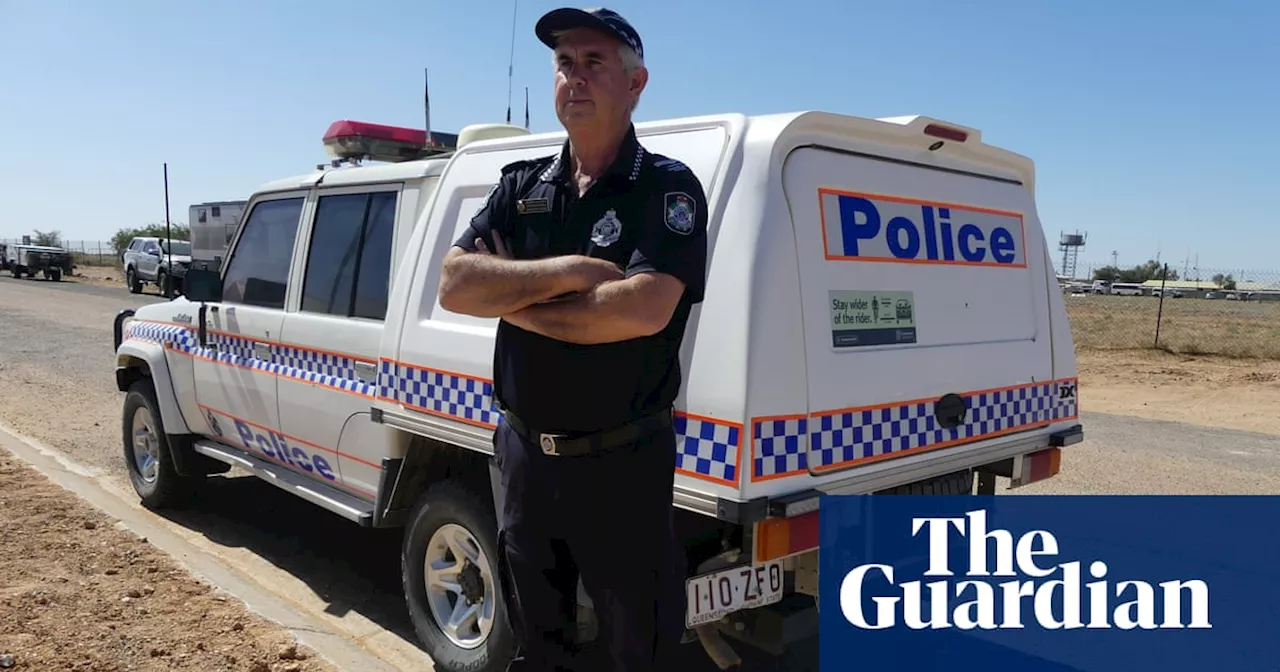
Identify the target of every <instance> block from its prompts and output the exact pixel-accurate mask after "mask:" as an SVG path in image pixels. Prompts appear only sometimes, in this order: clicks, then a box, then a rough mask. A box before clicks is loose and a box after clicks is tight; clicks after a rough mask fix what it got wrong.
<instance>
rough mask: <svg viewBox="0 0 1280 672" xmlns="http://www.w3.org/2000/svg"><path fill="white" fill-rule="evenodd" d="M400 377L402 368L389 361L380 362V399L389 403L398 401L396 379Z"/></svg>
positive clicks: (381, 360) (382, 360)
mask: <svg viewBox="0 0 1280 672" xmlns="http://www.w3.org/2000/svg"><path fill="white" fill-rule="evenodd" d="M399 375H400V367H399V366H397V365H396V363H395V362H393V361H391V360H389V359H380V360H378V397H379V398H381V399H386V400H387V401H396V400H397V399H398V398H399V396H398V395H397V393H396V377H397V376H399Z"/></svg>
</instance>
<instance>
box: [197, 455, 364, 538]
mask: <svg viewBox="0 0 1280 672" xmlns="http://www.w3.org/2000/svg"><path fill="white" fill-rule="evenodd" d="M195 450H196V452H197V453H200V454H201V455H208V456H209V457H212V458H213V459H215V460H218V461H219V462H226V463H227V464H229V465H231V466H233V467H240V468H242V469H245V470H248V471H249V472H250V473H252V474H253V475H254V476H257V477H258V478H261V479H262V480H264V481H266V482H268V483H270V484H272V485H274V486H276V487H277V488H280V489H281V490H284V491H286V492H289V493H291V494H294V495H297V496H299V497H302V498H303V499H305V500H307V501H309V502H311V503H313V504H316V505H318V506H321V507H323V508H325V509H327V510H329V511H330V512H332V513H336V514H338V515H339V516H342V517H343V518H346V519H347V520H350V521H352V522H354V523H357V524H359V525H360V526H361V527H372V526H373V504H372V503H370V502H366V501H364V500H362V499H360V498H358V497H355V496H352V495H349V494H347V493H345V492H343V491H341V490H338V489H337V488H332V487H329V486H327V485H325V484H323V483H317V482H315V481H312V480H310V479H308V478H306V477H305V476H300V475H298V474H295V473H293V472H292V471H289V470H288V469H285V468H284V467H281V466H278V465H276V464H272V463H271V462H268V461H266V460H264V459H262V458H260V457H257V456H256V455H252V454H250V453H248V452H245V451H243V450H241V449H239V448H233V447H231V446H227V445H224V444H221V443H214V442H213V441H208V440H202V441H197V442H196V444H195Z"/></svg>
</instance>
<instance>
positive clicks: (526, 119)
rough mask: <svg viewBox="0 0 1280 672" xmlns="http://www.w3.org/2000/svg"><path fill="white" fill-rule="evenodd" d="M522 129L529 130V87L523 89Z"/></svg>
mask: <svg viewBox="0 0 1280 672" xmlns="http://www.w3.org/2000/svg"><path fill="white" fill-rule="evenodd" d="M524 127H525V128H526V129H527V128H529V87H527V86H526V87H524Z"/></svg>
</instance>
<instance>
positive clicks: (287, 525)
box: [0, 277, 1280, 670]
mask: <svg viewBox="0 0 1280 672" xmlns="http://www.w3.org/2000/svg"><path fill="white" fill-rule="evenodd" d="M162 300H164V299H163V298H160V297H155V296H138V295H132V294H129V293H128V292H127V291H126V290H124V289H123V288H120V289H118V290H117V289H114V288H108V287H94V286H86V285H80V284H77V283H73V282H63V283H52V282H35V281H27V280H13V279H11V278H7V277H0V389H3V390H4V393H3V394H0V422H4V423H6V424H8V425H9V426H11V427H13V428H14V429H15V430H17V431H18V432H21V433H23V434H26V435H28V436H33V437H35V438H37V439H39V440H41V441H43V442H45V443H47V444H49V445H51V446H53V447H55V448H57V449H59V450H62V451H64V452H66V453H68V454H70V455H71V456H72V457H74V458H75V459H77V460H79V461H81V462H83V463H87V464H89V465H92V466H95V467H98V468H100V469H105V470H108V471H110V472H113V473H116V474H120V473H121V471H120V466H119V465H120V458H119V454H120V441H121V439H120V424H119V423H120V419H119V413H120V410H119V409H120V403H121V399H122V395H121V394H120V393H119V392H117V391H116V390H115V388H114V385H113V379H112V361H113V360H112V353H111V320H112V318H113V317H114V315H115V314H116V312H117V311H119V310H120V309H122V308H129V307H137V306H139V305H142V304H143V303H152V302H155V301H162ZM1083 417H1084V423H1085V427H1086V436H1087V440H1086V441H1085V443H1083V444H1080V445H1078V446H1073V447H1071V448H1070V449H1069V450H1068V451H1067V453H1066V456H1065V458H1064V464H1063V473H1062V474H1061V475H1060V476H1059V477H1058V478H1056V479H1053V480H1051V481H1049V482H1046V483H1044V484H1037V485H1034V486H1030V487H1028V488H1024V489H1022V490H1020V491H1018V492H1020V493H1024V494H1031V493H1082V494H1130V493H1132V494H1139V493H1141V494H1147V493H1160V494H1197V493H1218V494H1236V493H1251V494H1258V493H1265V494H1275V493H1280V437H1276V436H1269V435H1261V434H1252V433H1247V432H1237V431H1231V430H1224V429H1211V428H1200V427H1195V426H1189V425H1183V424H1178V423H1170V422H1159V421H1149V420H1137V419H1133V418H1127V417H1120V416H1113V415H1107V414H1102V413H1086V414H1084V416H1083ZM122 478H123V477H122ZM170 517H171V519H172V520H174V521H175V522H177V523H179V524H181V525H183V526H185V527H187V528H189V529H192V530H196V531H198V532H199V533H201V534H203V535H204V536H205V537H206V538H208V539H209V540H211V541H213V542H214V543H216V544H219V545H222V546H224V547H227V548H233V549H234V548H245V549H250V550H251V551H252V552H253V553H254V554H256V555H258V556H260V557H262V558H264V559H265V560H267V561H268V562H270V563H271V564H273V565H274V566H276V567H278V568H279V569H280V570H283V571H285V572H288V573H289V574H291V575H293V576H296V577H298V578H299V579H300V580H302V581H303V582H305V583H306V584H307V586H309V587H310V589H311V590H312V591H314V593H315V594H316V595H318V596H320V597H321V598H323V599H324V600H326V601H327V603H328V605H329V611H330V613H333V614H342V613H348V612H354V613H356V614H358V615H359V616H361V617H363V618H365V619H368V620H369V621H371V622H373V623H375V624H377V626H379V627H382V628H385V629H387V630H390V631H392V632H395V633H397V634H399V635H401V636H402V637H405V638H406V639H413V636H412V632H411V630H410V628H409V625H408V622H407V620H406V618H405V615H404V606H403V598H402V594H401V592H400V585H399V566H398V553H399V541H400V539H399V534H398V532H397V531H395V530H372V531H370V530H363V529H360V528H357V527H355V526H353V525H350V524H348V523H346V522H344V521H341V520H339V519H337V518H335V517H334V516H332V515H331V514H328V513H326V512H323V511H321V510H319V509H318V508H316V507H313V506H311V505H309V504H307V503H305V502H303V501H302V500H299V499H297V498H294V497H291V496H289V495H287V494H285V493H283V492H281V491H280V490H277V489H276V488H272V487H270V486H268V485H266V484H263V483H259V482H257V481H256V480H254V479H251V478H235V479H227V480H226V481H224V482H220V483H218V485H217V487H216V488H214V489H213V490H212V492H211V494H210V496H209V497H207V498H206V500H205V501H204V502H202V504H201V505H200V507H198V508H197V509H196V510H194V511H191V512H186V513H180V514H178V513H175V514H170ZM690 648H691V650H693V649H692V647H690ZM694 652H695V653H697V656H695V658H698V659H700V660H703V661H705V657H703V656H701V653H700V652H697V651H696V650H694ZM705 665H706V666H705V667H704V666H703V665H698V666H691V667H689V668H686V669H691V670H697V669H700V668H701V669H707V670H710V669H712V667H711V666H710V664H709V663H705Z"/></svg>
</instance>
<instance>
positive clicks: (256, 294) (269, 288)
mask: <svg viewBox="0 0 1280 672" xmlns="http://www.w3.org/2000/svg"><path fill="white" fill-rule="evenodd" d="M302 203H303V199H302V198H286V199H281V200H278V201H263V202H261V203H258V204H257V205H256V206H254V208H253V211H252V212H250V213H249V219H248V221H246V222H245V225H244V232H243V233H242V234H241V235H240V239H239V241H237V243H236V246H235V249H234V250H232V252H231V258H230V259H229V260H228V261H227V272H226V274H225V275H223V277H222V300H223V301H226V302H228V303H243V304H246V305H250V306H261V307H263V308H278V309H283V308H284V294H285V289H286V288H287V287H288V284H289V259H290V258H291V257H292V256H293V242H294V239H295V238H296V237H297V235H298V220H299V219H300V217H301V215H302Z"/></svg>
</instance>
